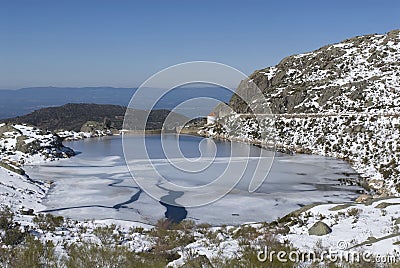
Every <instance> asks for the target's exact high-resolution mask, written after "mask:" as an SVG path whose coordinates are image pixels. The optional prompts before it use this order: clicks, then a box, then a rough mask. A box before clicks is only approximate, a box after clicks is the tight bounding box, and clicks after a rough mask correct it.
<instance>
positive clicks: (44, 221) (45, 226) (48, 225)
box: [33, 214, 64, 232]
mask: <svg viewBox="0 0 400 268" xmlns="http://www.w3.org/2000/svg"><path fill="white" fill-rule="evenodd" d="M33 222H34V223H36V224H37V225H38V227H39V228H40V229H42V230H45V231H50V232H52V231H55V230H56V228H57V227H61V226H62V225H63V223H64V218H63V217H61V216H53V215H51V214H39V215H37V216H35V217H34V218H33Z"/></svg>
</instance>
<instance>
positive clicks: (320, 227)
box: [308, 221, 332, 236]
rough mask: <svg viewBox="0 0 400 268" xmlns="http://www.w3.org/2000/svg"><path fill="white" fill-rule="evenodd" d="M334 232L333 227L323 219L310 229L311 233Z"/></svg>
mask: <svg viewBox="0 0 400 268" xmlns="http://www.w3.org/2000/svg"><path fill="white" fill-rule="evenodd" d="M331 232H332V229H331V228H330V227H329V226H328V225H326V224H325V223H323V222H322V221H319V222H316V223H315V224H314V225H313V226H311V228H310V229H308V234H309V235H318V236H322V235H327V234H329V233H331Z"/></svg>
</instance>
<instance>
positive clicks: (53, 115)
mask: <svg viewBox="0 0 400 268" xmlns="http://www.w3.org/2000/svg"><path fill="white" fill-rule="evenodd" d="M125 112H126V107H124V106H119V105H109V104H87V103H69V104H66V105H63V106H59V107H48V108H43V109H39V110H36V111H34V112H32V113H30V114H27V115H24V116H17V117H14V118H8V119H3V120H0V122H4V123H19V124H21V123H25V124H30V125H34V126H37V127H38V128H41V129H44V130H46V129H47V130H50V131H54V130H58V129H64V130H74V131H80V130H81V127H82V125H83V124H85V123H86V122H88V121H96V122H101V123H102V122H105V121H108V124H109V125H110V126H111V127H112V128H116V129H121V128H122V124H123V119H124V115H125ZM134 114H135V117H136V118H137V119H139V120H142V118H143V117H144V116H147V112H146V111H142V110H135V113H134ZM169 114H170V111H168V110H165V109H161V110H154V111H151V112H150V115H149V118H148V120H147V125H146V128H147V129H160V128H161V127H162V123H163V122H164V120H165V118H166V117H167V116H168V115H169ZM172 118H173V120H174V122H186V121H187V118H186V117H185V116H182V115H179V114H176V113H173V114H172Z"/></svg>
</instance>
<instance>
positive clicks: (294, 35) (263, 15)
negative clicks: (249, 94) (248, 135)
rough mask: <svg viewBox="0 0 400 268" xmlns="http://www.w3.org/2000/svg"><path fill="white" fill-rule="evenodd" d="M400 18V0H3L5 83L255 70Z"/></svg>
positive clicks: (0, 34)
mask: <svg viewBox="0 0 400 268" xmlns="http://www.w3.org/2000/svg"><path fill="white" fill-rule="evenodd" d="M396 28H400V1H398V0H392V1H384V0H383V1H378V0H375V1H371V0H364V1H351V0H346V1H342V0H331V1H322V0H318V1H314V0H313V1H283V0H282V1H267V0H264V1H216V0H214V1H127V0H125V1H123V0H120V1H111V0H110V1H102V0H65V1H61V0H60V1H56V0H52V1H50V0H47V1H45V0H25V1H21V0H8V1H7V0H0V88H2V89H14V88H20V87H29V86H103V85H104V86H115V87H135V86H138V85H140V84H141V83H142V82H143V81H144V80H145V79H146V78H147V77H149V76H150V75H152V74H153V73H155V72H157V71H159V70H161V69H162V68H165V67H168V66H170V65H173V64H177V63H181V62H185V61H193V60H210V61H217V62H222V63H225V64H228V65H231V66H233V67H235V68H237V69H239V70H241V71H243V72H244V73H246V74H251V73H252V72H253V71H254V70H256V69H261V68H264V67H267V66H271V65H275V64H276V63H277V62H279V60H280V59H282V58H283V57H285V56H288V55H291V54H295V53H301V52H306V51H310V50H314V49H317V48H319V47H320V46H323V45H325V44H328V43H333V42H338V41H341V40H343V39H345V38H348V37H352V36H355V35H362V34H368V33H385V32H387V31H389V30H392V29H396Z"/></svg>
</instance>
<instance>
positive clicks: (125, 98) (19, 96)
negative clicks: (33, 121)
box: [0, 87, 232, 119]
mask: <svg viewBox="0 0 400 268" xmlns="http://www.w3.org/2000/svg"><path fill="white" fill-rule="evenodd" d="M136 90H137V89H136V88H113V87H82V88H70V87H65V88H62V87H33V88H22V89H18V90H4V89H3V90H0V119H4V118H11V117H16V116H22V115H25V114H28V113H31V112H33V111H35V110H38V109H41V108H45V107H55V106H61V105H64V104H67V103H96V104H113V105H120V106H128V104H129V101H130V99H131V98H132V96H133V94H134V93H135V92H136ZM146 90H148V92H149V96H152V95H153V93H152V89H151V88H149V89H146ZM231 96H232V92H230V91H228V90H224V89H222V88H217V87H202V88H196V87H186V88H179V89H174V90H172V91H170V92H169V93H168V94H167V95H166V96H165V97H164V98H162V99H161V100H160V101H159V103H157V106H156V107H155V109H166V110H172V109H173V108H174V107H175V106H176V105H177V104H179V103H182V102H184V101H186V100H188V99H191V98H195V97H209V98H212V99H216V100H220V101H222V102H228V101H229V99H230V98H231ZM150 99H151V98H147V97H146V96H143V99H141V100H140V104H141V105H142V106H141V107H135V108H136V109H148V108H149V107H151V106H150V104H151V101H150ZM215 105H216V104H215V103H214V104H205V105H199V107H200V108H201V109H202V112H203V110H204V113H205V114H208V112H209V111H210V110H212V108H213V107H214V106H215ZM188 113H190V111H189V112H188Z"/></svg>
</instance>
